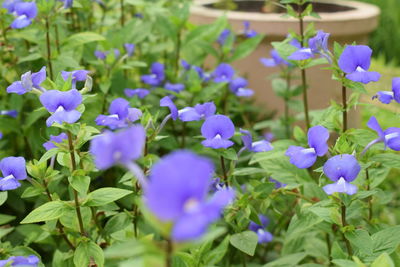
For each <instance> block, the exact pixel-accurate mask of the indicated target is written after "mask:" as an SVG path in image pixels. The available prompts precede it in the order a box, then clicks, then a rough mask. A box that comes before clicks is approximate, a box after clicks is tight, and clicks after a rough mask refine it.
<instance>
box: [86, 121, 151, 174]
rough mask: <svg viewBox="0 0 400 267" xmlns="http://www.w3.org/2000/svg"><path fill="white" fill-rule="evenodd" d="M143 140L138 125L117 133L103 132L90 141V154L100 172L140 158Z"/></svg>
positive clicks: (141, 130) (142, 130)
mask: <svg viewBox="0 0 400 267" xmlns="http://www.w3.org/2000/svg"><path fill="white" fill-rule="evenodd" d="M145 139H146V133H145V130H144V128H143V127H142V126H140V125H134V126H131V127H129V128H127V129H123V130H121V131H118V132H111V131H105V132H104V133H102V134H100V135H98V136H97V137H95V138H94V139H93V140H92V141H91V143H90V153H91V154H92V155H93V157H94V163H95V164H96V167H97V168H98V169H100V170H104V169H108V168H110V167H112V166H113V165H116V164H122V165H124V164H128V163H129V162H130V161H132V160H136V159H138V158H139V157H140V156H141V154H142V151H143V148H144V143H145Z"/></svg>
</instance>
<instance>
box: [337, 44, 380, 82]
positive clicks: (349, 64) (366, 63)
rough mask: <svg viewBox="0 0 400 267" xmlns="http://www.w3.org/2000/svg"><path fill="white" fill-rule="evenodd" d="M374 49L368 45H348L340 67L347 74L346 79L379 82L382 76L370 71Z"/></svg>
mask: <svg viewBox="0 0 400 267" xmlns="http://www.w3.org/2000/svg"><path fill="white" fill-rule="evenodd" d="M371 55H372V49H371V48H369V47H368V46H366V45H348V46H346V48H345V49H344V51H343V53H342V54H341V55H340V58H339V61H338V63H339V67H340V69H341V70H342V71H343V72H345V73H346V78H347V79H349V80H352V81H354V82H361V83H365V84H367V83H369V82H377V81H378V80H379V79H380V77H381V75H380V74H379V73H378V72H375V71H368V69H369V67H370V65H371Z"/></svg>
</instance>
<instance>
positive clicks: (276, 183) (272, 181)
mask: <svg viewBox="0 0 400 267" xmlns="http://www.w3.org/2000/svg"><path fill="white" fill-rule="evenodd" d="M269 181H270V182H271V183H274V184H275V188H276V189H278V188H281V187H285V186H286V185H287V184H284V183H281V182H279V181H277V180H275V179H274V178H272V177H269Z"/></svg>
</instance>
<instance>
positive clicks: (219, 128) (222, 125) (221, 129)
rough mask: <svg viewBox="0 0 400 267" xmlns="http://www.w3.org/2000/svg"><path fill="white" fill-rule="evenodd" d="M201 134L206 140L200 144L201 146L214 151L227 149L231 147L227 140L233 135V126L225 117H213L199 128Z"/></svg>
mask: <svg viewBox="0 0 400 267" xmlns="http://www.w3.org/2000/svg"><path fill="white" fill-rule="evenodd" d="M201 134H202V135H203V136H204V137H205V138H206V140H204V141H202V142H201V143H202V144H203V146H205V147H211V148H214V149H218V148H228V147H230V146H232V145H233V142H232V141H231V140H229V138H231V137H232V136H233V135H234V134H235V125H233V122H232V121H231V119H230V118H229V117H227V116H225V115H213V116H210V117H208V118H207V119H206V120H205V122H204V123H203V125H202V126H201Z"/></svg>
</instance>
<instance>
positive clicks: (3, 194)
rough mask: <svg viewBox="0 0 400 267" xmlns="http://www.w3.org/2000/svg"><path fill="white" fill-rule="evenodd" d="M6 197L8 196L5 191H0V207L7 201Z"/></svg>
mask: <svg viewBox="0 0 400 267" xmlns="http://www.w3.org/2000/svg"><path fill="white" fill-rule="evenodd" d="M7 196H8V193H7V191H1V192H0V206H1V205H3V204H4V202H6V201H7Z"/></svg>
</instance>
